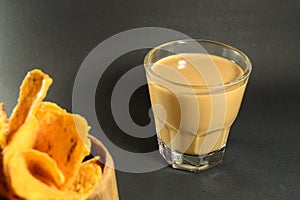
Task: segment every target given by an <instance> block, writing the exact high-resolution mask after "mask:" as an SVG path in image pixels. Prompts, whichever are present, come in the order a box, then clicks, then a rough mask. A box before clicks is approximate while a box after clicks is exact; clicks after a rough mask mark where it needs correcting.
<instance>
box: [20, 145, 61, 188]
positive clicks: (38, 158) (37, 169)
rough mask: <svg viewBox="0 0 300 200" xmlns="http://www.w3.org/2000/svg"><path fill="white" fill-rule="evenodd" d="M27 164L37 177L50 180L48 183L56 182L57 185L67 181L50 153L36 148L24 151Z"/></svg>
mask: <svg viewBox="0 0 300 200" xmlns="http://www.w3.org/2000/svg"><path fill="white" fill-rule="evenodd" d="M23 155H24V158H25V160H26V163H27V166H28V169H29V171H30V172H31V174H32V175H33V176H35V177H37V178H44V180H48V181H47V182H46V184H50V186H51V185H52V184H51V183H55V185H56V186H57V187H59V186H61V185H62V184H63V183H64V182H65V177H64V175H63V173H62V172H61V171H60V169H59V168H58V166H57V163H56V162H55V160H53V159H52V158H51V157H50V156H49V155H48V154H46V153H44V152H40V151H37V150H34V149H29V150H27V151H24V152H23Z"/></svg>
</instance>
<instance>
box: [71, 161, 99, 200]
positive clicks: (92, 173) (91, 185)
mask: <svg viewBox="0 0 300 200" xmlns="http://www.w3.org/2000/svg"><path fill="white" fill-rule="evenodd" d="M101 176H102V169H101V166H100V162H99V157H95V158H93V159H90V160H88V161H86V162H84V163H82V165H81V166H80V169H79V173H78V174H77V176H76V179H75V181H74V182H73V184H72V185H71V187H70V188H68V190H69V191H75V192H77V193H79V194H80V195H81V196H83V197H84V198H88V197H89V196H90V195H91V194H92V193H93V191H94V190H95V188H96V187H97V185H98V183H99V181H100V179H101Z"/></svg>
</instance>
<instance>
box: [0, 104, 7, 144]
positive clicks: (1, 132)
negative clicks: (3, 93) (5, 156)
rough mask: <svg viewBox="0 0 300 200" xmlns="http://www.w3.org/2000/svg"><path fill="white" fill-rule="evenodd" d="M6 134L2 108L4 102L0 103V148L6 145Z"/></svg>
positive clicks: (5, 120) (5, 121) (5, 122)
mask: <svg viewBox="0 0 300 200" xmlns="http://www.w3.org/2000/svg"><path fill="white" fill-rule="evenodd" d="M6 136H7V117H6V112H5V109H4V104H3V103H0V149H1V148H2V149H3V148H4V147H5V145H6Z"/></svg>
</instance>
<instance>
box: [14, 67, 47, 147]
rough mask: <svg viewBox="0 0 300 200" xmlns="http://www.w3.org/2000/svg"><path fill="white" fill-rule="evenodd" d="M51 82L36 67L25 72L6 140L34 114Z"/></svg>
mask: <svg viewBox="0 0 300 200" xmlns="http://www.w3.org/2000/svg"><path fill="white" fill-rule="evenodd" d="M51 83H52V79H51V78H50V77H49V76H48V75H47V74H44V73H43V72H42V71H40V70H37V69H36V70H32V71H30V72H28V73H27V75H26V77H25V79H24V80H23V83H22V85H21V87H20V94H19V99H18V104H17V105H16V107H15V108H14V111H13V113H12V115H11V117H10V119H9V123H8V140H10V136H11V134H13V133H14V132H15V131H16V130H18V128H19V127H20V126H21V125H22V124H23V123H24V122H25V120H26V119H27V117H29V116H31V115H34V113H35V112H36V109H37V108H38V106H39V104H40V102H41V101H42V100H43V99H44V98H45V96H46V93H47V91H48V89H49V87H50V85H51ZM8 142H9V141H8Z"/></svg>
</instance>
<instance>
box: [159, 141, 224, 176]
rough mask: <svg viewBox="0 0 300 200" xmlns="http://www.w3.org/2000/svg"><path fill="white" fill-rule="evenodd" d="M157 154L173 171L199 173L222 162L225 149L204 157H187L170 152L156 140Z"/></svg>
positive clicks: (186, 155) (162, 143) (187, 155)
mask: <svg viewBox="0 0 300 200" xmlns="http://www.w3.org/2000/svg"><path fill="white" fill-rule="evenodd" d="M158 145H159V152H160V154H161V155H162V156H163V157H164V158H165V160H166V161H167V162H168V163H169V164H170V165H171V166H172V167H173V168H175V169H181V170H187V171H191V172H200V171H204V170H207V169H209V168H212V167H214V166H216V165H218V164H220V163H221V162H222V159H223V155H224V152H225V147H223V148H221V149H219V150H217V151H214V152H211V153H209V154H205V155H189V154H184V153H179V152H177V151H174V150H171V149H170V148H169V147H168V146H167V145H166V144H165V143H164V142H163V141H162V140H161V139H160V138H158Z"/></svg>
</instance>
